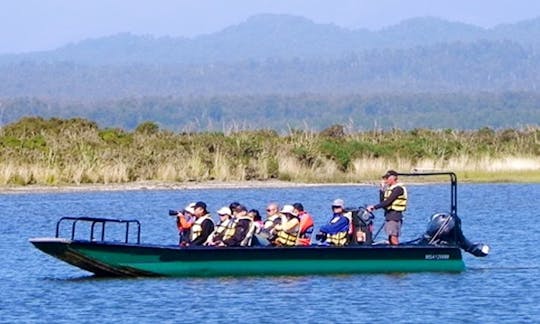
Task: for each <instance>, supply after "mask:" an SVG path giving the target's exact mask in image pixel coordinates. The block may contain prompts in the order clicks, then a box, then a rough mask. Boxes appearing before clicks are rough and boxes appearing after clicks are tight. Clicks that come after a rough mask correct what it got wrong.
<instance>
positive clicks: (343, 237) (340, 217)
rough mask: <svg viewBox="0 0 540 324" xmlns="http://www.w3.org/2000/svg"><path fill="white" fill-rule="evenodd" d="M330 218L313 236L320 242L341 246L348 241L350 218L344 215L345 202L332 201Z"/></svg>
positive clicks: (340, 200)
mask: <svg viewBox="0 0 540 324" xmlns="http://www.w3.org/2000/svg"><path fill="white" fill-rule="evenodd" d="M332 212H333V215H332V218H331V219H330V221H329V222H328V224H326V225H323V226H321V228H320V229H319V232H320V233H319V234H317V235H316V236H315V238H316V239H317V240H319V241H321V242H322V244H328V245H335V246H343V245H346V244H347V243H348V242H349V225H350V219H349V218H348V217H347V216H346V215H345V202H344V201H343V199H336V200H334V202H333V203H332Z"/></svg>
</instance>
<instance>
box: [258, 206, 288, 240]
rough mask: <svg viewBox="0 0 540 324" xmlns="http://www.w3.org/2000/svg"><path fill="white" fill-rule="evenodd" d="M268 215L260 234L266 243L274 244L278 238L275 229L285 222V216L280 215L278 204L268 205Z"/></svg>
mask: <svg viewBox="0 0 540 324" xmlns="http://www.w3.org/2000/svg"><path fill="white" fill-rule="evenodd" d="M266 215H267V217H266V220H265V221H264V226H263V228H262V230H261V232H260V237H261V239H264V240H265V241H268V242H272V241H274V240H275V239H276V237H277V236H276V231H275V230H274V228H275V227H276V225H279V224H281V223H282V222H283V219H284V216H283V215H281V214H280V213H279V205H278V204H276V203H270V204H268V206H267V207H266Z"/></svg>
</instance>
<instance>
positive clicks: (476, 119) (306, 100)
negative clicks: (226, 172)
mask: <svg viewBox="0 0 540 324" xmlns="http://www.w3.org/2000/svg"><path fill="white" fill-rule="evenodd" d="M539 44H540V18H539V19H533V20H529V21H523V22H520V23H516V24H509V25H500V26H496V27H494V28H491V29H483V28H480V27H476V26H471V25H466V24H461V23H454V22H448V21H444V20H441V19H437V18H429V17H428V18H415V19H410V20H407V21H404V22H402V23H400V24H398V25H396V26H391V27H388V28H385V29H383V30H380V31H375V32H373V31H369V30H348V29H344V28H341V27H338V26H335V25H331V24H328V25H325V24H314V23H313V22H311V21H310V20H308V19H305V18H300V17H294V16H276V15H260V16H255V17H252V18H250V19H248V20H247V21H246V22H244V23H242V24H239V25H236V26H230V27H228V28H226V29H224V30H222V31H220V32H218V33H213V34H209V35H204V36H200V37H196V38H193V39H188V38H173V37H160V38H156V37H153V36H135V35H132V34H127V33H126V34H117V35H112V36H109V37H103V38H97V39H89V40H85V41H82V42H79V43H76V44H69V45H66V46H64V47H62V48H59V49H57V50H55V51H48V52H35V53H28V54H24V55H4V56H0V85H1V86H0V125H2V124H6V123H10V122H13V121H15V120H17V119H18V118H20V117H22V116H27V115H37V116H44V117H74V116H80V117H86V118H90V119H92V120H95V121H98V122H99V123H100V124H101V125H103V126H120V127H123V128H126V129H132V128H134V127H136V126H137V125H138V124H139V123H141V122H143V121H146V120H152V121H156V122H158V123H159V124H160V125H161V126H163V127H165V128H171V129H177V130H178V129H184V128H185V129H197V130H207V129H212V130H223V129H227V128H228V127H230V125H236V126H238V125H240V126H241V125H247V127H251V128H277V129H279V128H280V127H283V125H290V124H291V121H293V123H294V124H295V125H300V124H304V123H307V125H308V126H309V127H313V128H316V129H322V128H324V127H327V126H329V125H331V124H334V123H342V124H345V123H349V122H352V123H354V125H357V126H359V127H362V128H365V129H369V128H371V127H375V128H377V127H387V128H391V127H401V128H415V127H428V128H429V127H435V128H446V127H449V128H480V127H483V126H490V127H499V128H500V127H522V126H524V125H539V124H540V109H539V107H538V102H540V101H539V100H540V99H539V96H540V92H539V90H540V51H539V49H540V45H539ZM388 115H392V120H391V121H388V119H387V118H386V116H388Z"/></svg>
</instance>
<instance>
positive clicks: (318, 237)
mask: <svg viewBox="0 0 540 324" xmlns="http://www.w3.org/2000/svg"><path fill="white" fill-rule="evenodd" d="M315 239H316V240H317V241H324V240H326V234H325V233H317V235H315Z"/></svg>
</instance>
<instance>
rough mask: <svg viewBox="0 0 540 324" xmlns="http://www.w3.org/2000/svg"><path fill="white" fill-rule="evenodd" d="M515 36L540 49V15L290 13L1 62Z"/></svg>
mask: <svg viewBox="0 0 540 324" xmlns="http://www.w3.org/2000/svg"><path fill="white" fill-rule="evenodd" d="M483 39H487V40H512V41H515V42H518V43H519V44H520V45H522V46H525V47H528V46H532V47H539V46H540V18H536V19H532V20H527V21H522V22H518V23H515V24H506V25H499V26H495V27H494V28H491V29H484V28H481V27H477V26H473V25H469V24H464V23H459V22H449V21H446V20H443V19H438V18H433V17H423V18H412V19H408V20H405V21H403V22H401V23H399V24H397V25H395V26H390V27H387V28H384V29H382V30H378V31H369V30H366V29H357V30H350V29H346V28H342V27H339V26H336V25H332V24H317V23H314V22H312V21H311V20H309V19H306V18H303V17H297V16H289V15H270V14H263V15H257V16H253V17H250V18H249V19H247V20H246V21H245V22H243V23H241V24H238V25H234V26H229V27H227V28H225V29H223V30H222V31H219V32H216V33H212V34H207V35H202V36H198V37H195V38H183V37H153V36H148V35H146V36H138V35H133V34H129V33H122V34H116V35H112V36H108V37H102V38H96V39H87V40H83V41H81V42H78V43H74V44H68V45H66V46H63V47H61V48H58V49H56V50H53V51H46V52H34V53H26V54H18V55H2V56H0V63H4V64H5V63H13V62H17V61H22V60H30V61H46V62H64V61H71V62H76V63H82V64H93V65H109V64H113V65H116V64H133V63H148V64H156V63H171V64H201V63H212V62H229V63H231V62H237V61H244V60H261V59H262V60H264V59H267V58H294V57H298V58H315V59H322V58H337V57H340V56H342V55H344V54H346V53H358V52H361V51H364V50H369V49H381V48H410V47H415V46H431V45H434V44H438V43H448V42H456V41H461V42H473V41H478V40H483Z"/></svg>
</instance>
